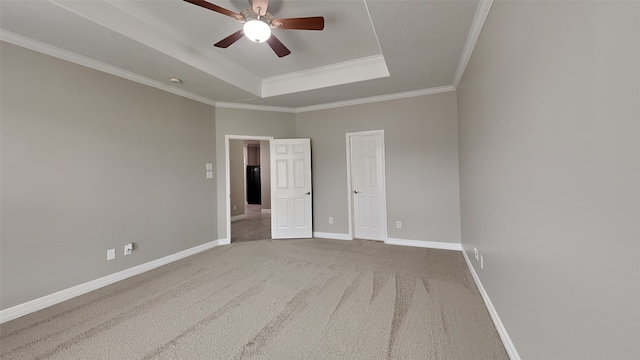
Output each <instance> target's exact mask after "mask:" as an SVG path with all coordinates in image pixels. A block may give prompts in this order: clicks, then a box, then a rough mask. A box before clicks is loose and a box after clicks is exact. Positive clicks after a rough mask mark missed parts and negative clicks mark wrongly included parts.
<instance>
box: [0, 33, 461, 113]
mask: <svg viewBox="0 0 640 360" xmlns="http://www.w3.org/2000/svg"><path fill="white" fill-rule="evenodd" d="M0 40H2V41H6V42H8V43H10V44H14V45H17V46H20V47H23V48H26V49H30V50H33V51H37V52H39V53H42V54H45V55H49V56H53V57H55V58H58V59H62V60H65V61H69V62H71V63H74V64H78V65H81V66H84V67H88V68H90V69H94V70H97V71H101V72H104V73H107V74H110V75H114V76H117V77H120V78H123V79H127V80H131V81H134V82H137V83H139V84H143V85H147V86H150V87H152V88H156V89H160V90H163V91H166V92H169V93H172V94H174V95H178V96H182V97H184V98H187V99H191V100H194V101H198V102H201V103H203V104H207V105H211V106H215V107H220V108H228V109H241V110H255V111H272V112H282V113H303V112H309V111H317V110H325V109H334V108H339V107H345V106H352V105H360V104H369V103H375V102H380V101H387V100H396V99H404V98H410V97H416V96H422V95H431V94H438V93H443V92H449V91H455V90H456V89H455V87H454V86H452V85H447V86H441V87H435V88H428V89H420V90H414V91H407V92H401V93H395V94H386V95H379V96H372V97H367V98H360V99H353V100H346V101H338V102H333V103H326V104H320V105H311V106H304V107H298V108H292V107H282V106H269V105H253V104H241V103H229V102H221V101H214V100H211V99H208V98H205V97H203V96H200V95H196V94H194V93H192V92H189V91H186V90H183V89H181V88H177V87H175V86H173V85H170V84H165V83H163V82H160V81H156V80H152V79H150V78H147V77H145V76H141V75H138V74H135V73H132V72H130V71H127V70H123V69H120V68H118V67H115V66H112V65H109V64H106V63H103V62H100V61H97V60H94V59H90V58H88V57H85V56H82V55H78V54H75V53H72V52H70V51H67V50H62V49H60V48H57V47H54V46H51V45H48V44H45V43H42V42H39V41H36V40H33V39H29V38H27V37H24V36H21V35H17V34H14V33H12V32H9V31H6V30H2V29H0ZM467 61H468V60H467ZM456 86H457V84H456Z"/></svg>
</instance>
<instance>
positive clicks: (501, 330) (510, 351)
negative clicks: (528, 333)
mask: <svg viewBox="0 0 640 360" xmlns="http://www.w3.org/2000/svg"><path fill="white" fill-rule="evenodd" d="M462 256H463V257H464V261H465V262H466V263H467V266H468V267H469V271H470V272H471V276H473V280H474V281H475V282H476V286H477V287H478V290H479V291H480V295H482V299H483V300H484V304H485V305H486V307H487V311H489V315H490V316H491V320H493V325H495V327H496V330H497V331H498V335H500V339H501V340H502V343H503V345H504V348H505V350H506V351H507V355H509V358H510V359H511V360H520V355H519V354H518V351H517V350H516V347H515V345H513V342H512V341H511V337H510V336H509V334H508V333H507V329H506V328H505V327H504V324H503V323H502V321H501V320H500V316H498V312H497V311H496V308H494V307H493V303H492V302H491V299H489V294H487V291H486V290H485V289H484V286H482V282H481V281H480V278H479V277H478V274H477V273H476V270H475V268H474V267H473V265H472V264H471V260H469V257H468V256H467V252H466V251H464V249H462Z"/></svg>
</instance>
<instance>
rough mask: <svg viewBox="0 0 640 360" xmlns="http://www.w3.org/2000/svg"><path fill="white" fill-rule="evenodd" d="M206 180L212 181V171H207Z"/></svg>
mask: <svg viewBox="0 0 640 360" xmlns="http://www.w3.org/2000/svg"><path fill="white" fill-rule="evenodd" d="M207 179H213V171H207Z"/></svg>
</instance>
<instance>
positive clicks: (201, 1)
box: [184, 0, 243, 21]
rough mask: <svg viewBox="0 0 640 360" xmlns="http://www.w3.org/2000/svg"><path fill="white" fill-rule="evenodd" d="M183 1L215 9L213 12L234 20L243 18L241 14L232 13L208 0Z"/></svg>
mask: <svg viewBox="0 0 640 360" xmlns="http://www.w3.org/2000/svg"><path fill="white" fill-rule="evenodd" d="M184 1H186V2H188V3H191V4H193V5H198V6H200V7H203V8H205V9H209V10H212V11H215V12H217V13H220V14H222V15H227V16H231V17H232V18H234V19H236V20H239V21H242V20H243V19H242V15H240V14H238V13H234V12H233V11H231V10H227V9H225V8H223V7H220V6H218V5H214V4H212V3H210V2H206V1H204V0H184Z"/></svg>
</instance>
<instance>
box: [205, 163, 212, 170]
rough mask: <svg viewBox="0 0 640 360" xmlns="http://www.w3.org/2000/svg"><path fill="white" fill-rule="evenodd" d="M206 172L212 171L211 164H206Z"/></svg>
mask: <svg viewBox="0 0 640 360" xmlns="http://www.w3.org/2000/svg"><path fill="white" fill-rule="evenodd" d="M206 170H207V171H211V170H213V164H212V163H207V164H206Z"/></svg>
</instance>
